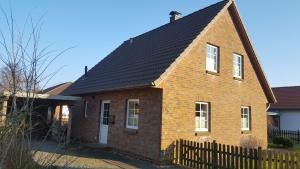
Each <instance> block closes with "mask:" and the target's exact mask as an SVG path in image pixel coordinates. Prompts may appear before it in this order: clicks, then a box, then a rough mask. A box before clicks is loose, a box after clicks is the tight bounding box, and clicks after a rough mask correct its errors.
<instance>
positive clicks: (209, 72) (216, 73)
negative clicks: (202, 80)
mask: <svg viewBox="0 0 300 169" xmlns="http://www.w3.org/2000/svg"><path fill="white" fill-rule="evenodd" d="M206 73H207V74H211V75H216V76H220V73H219V72H213V71H209V70H206Z"/></svg>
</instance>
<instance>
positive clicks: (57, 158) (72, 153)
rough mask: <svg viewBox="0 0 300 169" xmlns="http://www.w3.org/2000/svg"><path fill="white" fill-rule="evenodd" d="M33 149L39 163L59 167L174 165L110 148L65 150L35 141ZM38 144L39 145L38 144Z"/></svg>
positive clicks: (149, 168)
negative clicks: (147, 159)
mask: <svg viewBox="0 0 300 169" xmlns="http://www.w3.org/2000/svg"><path fill="white" fill-rule="evenodd" d="M34 145H35V146H34V147H35V148H34V150H38V151H37V153H36V155H35V160H36V161H37V162H38V163H40V164H42V165H43V164H49V162H51V163H54V166H57V167H58V168H60V169H82V168H84V169H85V168H86V169H137V168H142V169H158V168H172V169H173V168H174V169H179V167H175V166H163V167H159V166H155V165H153V164H151V163H150V162H147V161H142V160H138V159H134V158H130V157H128V156H123V155H120V154H117V153H114V152H113V151H111V150H105V149H99V148H97V149H95V148H93V149H91V148H78V147H76V148H68V150H65V149H63V148H61V147H59V146H58V145H57V144H56V143H53V142H46V143H42V144H41V143H38V142H37V143H35V144H34ZM38 145H40V146H38Z"/></svg>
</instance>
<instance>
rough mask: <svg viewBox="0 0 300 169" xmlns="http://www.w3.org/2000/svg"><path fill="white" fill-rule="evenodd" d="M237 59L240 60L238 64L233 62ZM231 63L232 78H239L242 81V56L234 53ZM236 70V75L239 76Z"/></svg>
mask: <svg viewBox="0 0 300 169" xmlns="http://www.w3.org/2000/svg"><path fill="white" fill-rule="evenodd" d="M236 57H237V58H239V59H240V63H238V62H235V58H236ZM232 62H233V77H236V78H239V79H242V78H243V73H244V72H243V67H244V65H243V56H242V55H239V54H236V53H234V54H233V58H232ZM236 68H238V69H239V70H238V73H239V75H237V74H236Z"/></svg>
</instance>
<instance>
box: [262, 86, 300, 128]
mask: <svg viewBox="0 0 300 169" xmlns="http://www.w3.org/2000/svg"><path fill="white" fill-rule="evenodd" d="M272 90H273V92H274V95H275V97H276V99H277V103H274V104H271V105H270V108H269V110H268V114H269V119H268V120H269V121H268V124H269V128H277V129H281V130H293V131H295V130H300V86H291V87H275V88H272Z"/></svg>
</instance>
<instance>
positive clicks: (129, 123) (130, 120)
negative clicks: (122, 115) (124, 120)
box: [128, 118, 134, 126]
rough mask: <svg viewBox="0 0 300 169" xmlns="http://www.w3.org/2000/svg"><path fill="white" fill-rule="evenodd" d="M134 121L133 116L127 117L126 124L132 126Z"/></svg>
mask: <svg viewBox="0 0 300 169" xmlns="http://www.w3.org/2000/svg"><path fill="white" fill-rule="evenodd" d="M133 124H134V121H133V118H128V126H133Z"/></svg>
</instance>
